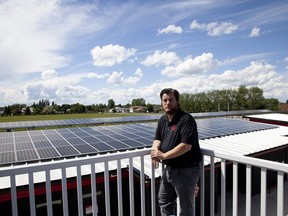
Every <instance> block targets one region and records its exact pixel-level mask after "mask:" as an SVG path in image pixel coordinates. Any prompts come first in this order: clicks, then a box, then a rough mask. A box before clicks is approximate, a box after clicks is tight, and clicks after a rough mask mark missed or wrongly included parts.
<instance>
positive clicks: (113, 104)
mask: <svg viewBox="0 0 288 216" xmlns="http://www.w3.org/2000/svg"><path fill="white" fill-rule="evenodd" d="M114 107H115V101H114V100H113V99H109V100H108V104H107V108H108V109H113V108H114Z"/></svg>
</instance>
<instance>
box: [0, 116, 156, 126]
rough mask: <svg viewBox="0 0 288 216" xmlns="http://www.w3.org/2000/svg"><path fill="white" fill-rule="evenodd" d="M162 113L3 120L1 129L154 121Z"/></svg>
mask: <svg viewBox="0 0 288 216" xmlns="http://www.w3.org/2000/svg"><path fill="white" fill-rule="evenodd" d="M159 117H160V115H158V114H154V115H152V114H151V115H139V116H124V117H111V118H109V117H107V118H79V119H63V120H43V121H40V120H39V121H18V122H1V123H0V129H2V130H9V129H11V130H12V129H19V128H37V127H38V128H39V127H53V126H73V125H75V126H77V125H101V124H107V123H125V122H137V121H151V120H152V121H153V120H157V119H159Z"/></svg>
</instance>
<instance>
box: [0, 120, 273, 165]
mask: <svg viewBox="0 0 288 216" xmlns="http://www.w3.org/2000/svg"><path fill="white" fill-rule="evenodd" d="M196 122H197V125H198V133H199V139H209V138H214V137H221V136H228V135H234V134H240V133H246V132H252V131H259V130H266V129H272V128H277V126H273V125H266V124H259V123H255V122H250V121H243V120H236V119H229V118H210V119H196ZM156 124H157V123H156V122H150V123H134V124H122V125H120V124H118V125H106V126H93V127H78V128H77V127H74V128H61V129H50V130H30V131H29V130H27V131H18V132H10V133H6V132H2V133H0V165H9V164H19V163H26V162H35V161H45V160H51V159H61V158H69V157H76V156H77V157H78V156H79V157H80V156H87V155H95V154H103V153H108V152H116V151H123V150H132V149H137V148H145V147H151V145H152V141H153V139H154V133H155V129H156Z"/></svg>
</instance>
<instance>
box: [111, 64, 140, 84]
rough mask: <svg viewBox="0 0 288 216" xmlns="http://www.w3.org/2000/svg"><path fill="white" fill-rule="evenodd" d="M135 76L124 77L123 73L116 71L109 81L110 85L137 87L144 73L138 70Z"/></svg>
mask: <svg viewBox="0 0 288 216" xmlns="http://www.w3.org/2000/svg"><path fill="white" fill-rule="evenodd" d="M134 75H135V76H129V77H127V78H125V77H123V72H122V71H121V72H117V71H114V72H113V73H112V74H111V75H110V76H109V77H108V79H107V83H109V84H119V85H135V84H136V83H137V82H139V80H140V79H141V78H142V77H143V72H142V70H141V69H140V68H137V70H136V72H135V74H134Z"/></svg>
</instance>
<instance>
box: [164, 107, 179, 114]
mask: <svg viewBox="0 0 288 216" xmlns="http://www.w3.org/2000/svg"><path fill="white" fill-rule="evenodd" d="M177 110H178V109H177V108H171V109H170V110H169V111H165V113H166V114H167V115H172V114H175V113H176V111H177Z"/></svg>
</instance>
